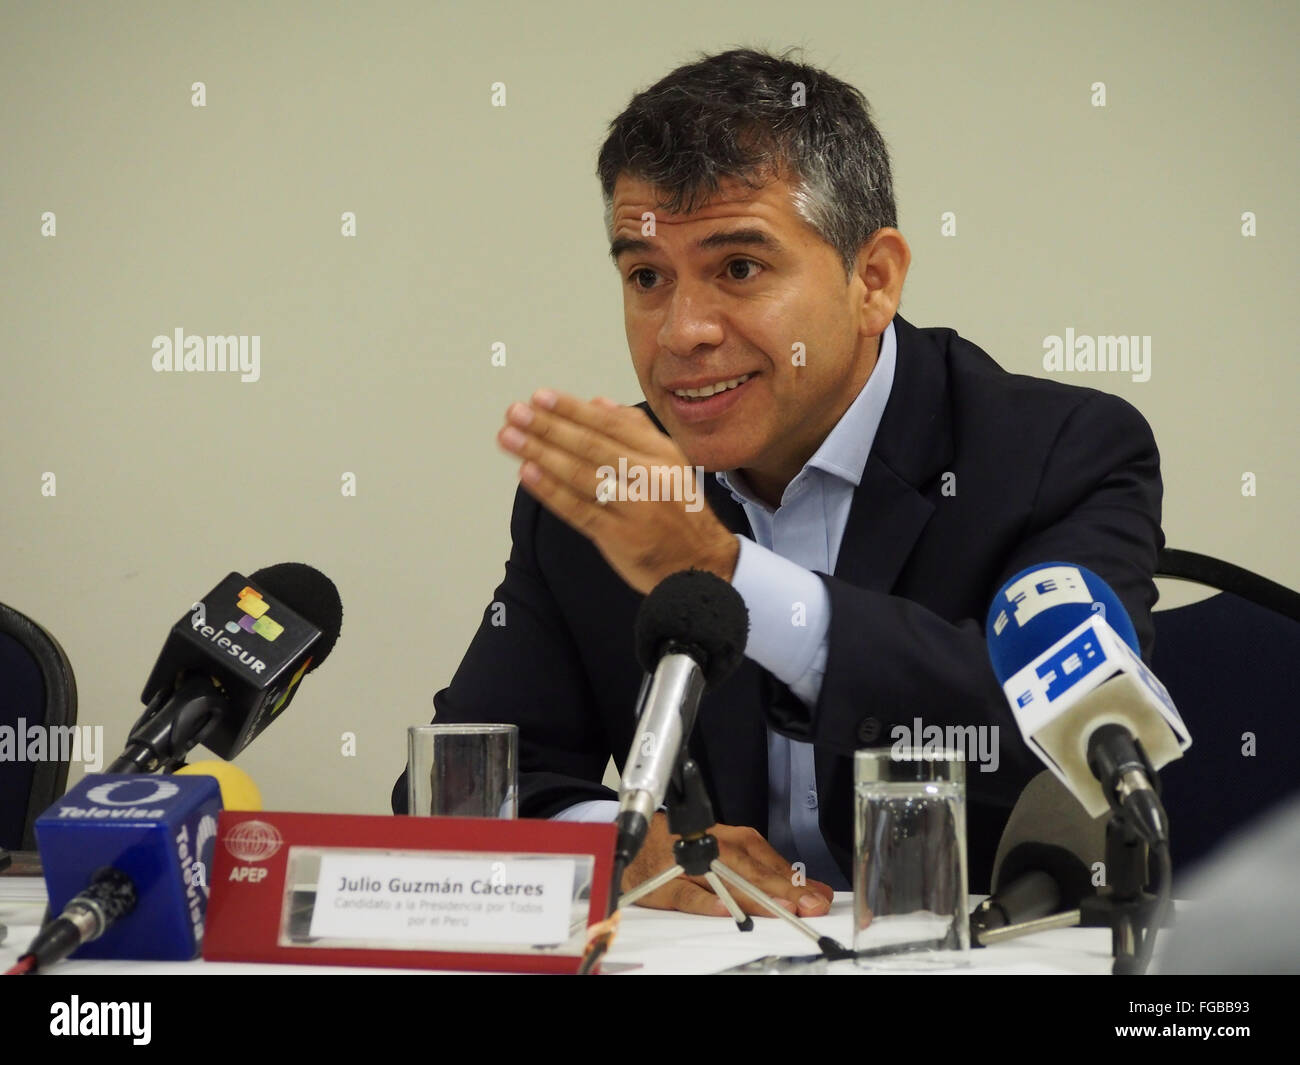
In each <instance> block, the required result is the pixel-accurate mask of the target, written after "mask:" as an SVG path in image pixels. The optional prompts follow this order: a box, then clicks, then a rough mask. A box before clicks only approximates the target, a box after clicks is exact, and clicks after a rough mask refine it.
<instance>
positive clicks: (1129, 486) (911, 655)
mask: <svg viewBox="0 0 1300 1065" xmlns="http://www.w3.org/2000/svg"><path fill="white" fill-rule="evenodd" d="M894 327H895V332H896V339H897V344H898V349H897V352H898V354H897V368H896V370H895V377H894V385H893V390H892V392H891V394H890V397H889V402H888V405H887V406H886V408H885V412H884V416H883V418H882V420H881V423H880V428H879V430H878V432H877V435H876V439H875V442H874V444H873V446H872V449H871V453H870V455H869V456H868V458H867V464H866V468H865V469H864V471H863V476H862V481H861V484H860V485H859V486H858V488H857V490H856V492H855V493H854V496H853V502H852V505H851V507H850V511H849V517H848V524H847V526H846V528H845V532H844V538H843V542H842V545H841V547H840V552H839V558H838V559H837V562H836V566H835V572H834V574H833V575H827V574H819V576H820V577H821V579H822V580H823V581H824V582H825V584H826V587H827V589H828V592H829V596H830V604H831V621H830V632H829V641H830V643H829V653H828V658H827V662H826V674H825V678H824V681H823V683H822V687H821V692H820V695H819V698H818V701H817V705H816V706H815V707H814V708H813V709H812V710H811V712H810V711H809V710H808V708H807V707H805V706H804V704H803V703H802V702H800V701H799V699H798V698H796V697H795V696H794V695H793V693H791V692H790V691H789V690H788V689H787V688H786V687H785V685H783V684H782V683H781V682H780V681H778V680H776V678H774V677H772V675H771V674H769V673H768V672H767V671H766V670H764V669H762V668H761V667H759V666H758V665H757V664H755V663H754V662H752V661H750V660H748V659H746V660H745V663H744V665H743V666H742V667H741V668H740V669H739V670H738V671H737V672H736V673H735V674H734V675H733V676H732V677H731V678H730V679H729V680H728V681H726V682H725V683H724V684H722V685H720V686H719V687H718V688H716V689H715V690H713V691H710V692H709V693H707V694H706V695H705V697H704V699H703V702H702V703H701V706H700V713H699V716H698V719H697V723H696V726H695V732H694V734H693V736H692V737H691V743H690V747H691V751H692V753H693V755H694V757H695V758H696V760H697V761H698V762H699V764H700V766H701V768H702V769H703V772H704V776H705V780H706V782H707V784H708V787H709V792H710V795H711V798H712V800H713V803H714V812H715V814H716V816H717V818H718V821H719V822H720V823H722V824H730V825H750V826H753V827H754V828H756V829H758V830H759V831H760V832H763V833H766V829H767V816H768V815H767V811H768V787H767V741H766V731H765V730H766V728H767V726H768V724H771V726H772V727H774V728H776V729H777V730H778V731H780V732H783V733H784V734H786V735H788V736H790V737H792V738H794V739H798V740H804V741H811V742H812V743H813V744H815V745H816V748H817V750H816V768H817V788H818V792H819V800H820V801H819V818H820V825H821V830H822V834H823V836H824V837H825V838H826V842H827V844H828V846H829V848H830V850H831V853H832V855H833V856H834V857H835V859H836V862H837V863H838V864H839V866H840V868H841V869H842V870H843V871H844V873H845V876H846V877H847V878H848V879H850V881H851V880H852V871H851V868H852V866H851V858H852V851H853V817H852V796H853V762H852V754H853V751H854V750H855V749H857V748H859V747H869V746H889V745H890V744H891V742H892V737H891V732H892V730H893V727H894V726H895V725H907V726H908V727H909V728H910V727H911V726H912V724H913V721H914V719H916V718H920V719H921V721H922V722H923V723H924V725H926V726H929V725H939V726H947V725H960V726H965V725H989V726H991V725H997V726H998V728H999V733H998V738H999V741H1000V743H999V753H1000V759H999V761H1000V764H999V767H998V770H997V771H996V772H992V773H982V772H980V771H979V767H978V765H976V764H975V763H974V762H971V763H970V764H968V766H967V800H968V802H967V831H968V839H969V854H970V885H971V889H972V890H974V891H983V890H987V888H988V884H989V881H990V875H991V871H992V862H993V855H994V853H995V851H996V849H997V843H998V839H999V836H1000V834H1001V831H1002V828H1003V826H1004V824H1005V822H1006V819H1007V815H1008V814H1009V812H1010V808H1011V806H1012V805H1014V803H1015V800H1016V798H1017V796H1018V794H1019V792H1020V790H1021V788H1023V786H1024V784H1025V783H1026V782H1027V781H1028V779H1029V778H1030V777H1031V776H1032V775H1033V774H1034V773H1035V772H1037V771H1038V770H1039V769H1041V768H1042V765H1041V763H1039V762H1037V761H1036V760H1035V758H1034V757H1033V755H1032V754H1031V753H1030V752H1029V750H1028V749H1027V748H1026V747H1025V745H1024V743H1023V741H1022V739H1021V736H1020V732H1019V730H1018V729H1017V727H1016V724H1015V721H1014V719H1013V717H1012V715H1011V712H1010V709H1009V707H1008V705H1007V701H1006V699H1005V698H1004V696H1003V694H1002V692H1001V689H1000V688H999V686H998V684H997V681H996V678H995V677H994V675H993V671H992V668H991V666H990V664H989V657H988V651H987V649H986V645H985V641H984V633H983V626H984V619H985V617H986V615H987V613H988V609H989V604H990V602H991V601H992V598H993V595H994V593H995V592H997V590H998V589H999V588H1000V587H1001V586H1002V584H1003V583H1005V581H1006V580H1007V579H1008V578H1009V577H1011V576H1012V575H1013V574H1015V573H1017V572H1018V571H1019V570H1022V569H1024V568H1026V567H1028V566H1030V565H1033V564H1035V563H1040V562H1050V561H1064V562H1073V563H1077V564H1079V565H1082V566H1086V567H1087V568H1088V569H1091V570H1092V571H1094V572H1095V573H1097V574H1098V575H1099V576H1100V577H1101V578H1102V579H1103V580H1105V581H1106V582H1107V583H1108V584H1109V585H1110V586H1111V588H1113V589H1114V591H1115V593H1116V595H1118V597H1119V599H1120V601H1121V602H1122V603H1123V604H1124V606H1125V608H1126V609H1127V610H1128V612H1129V615H1130V617H1131V618H1132V619H1133V624H1134V626H1135V628H1136V630H1137V634H1138V639H1139V642H1140V645H1141V649H1142V655H1143V658H1144V659H1146V660H1147V661H1148V662H1149V661H1150V658H1151V651H1152V646H1153V639H1154V634H1153V628H1152V623H1151V607H1152V605H1153V604H1154V603H1155V600H1156V594H1157V593H1156V588H1155V584H1154V582H1153V580H1152V574H1153V572H1154V569H1155V564H1156V553H1157V551H1158V550H1159V548H1160V547H1161V546H1163V544H1164V537H1163V534H1162V533H1161V530H1160V501H1161V491H1162V488H1161V481H1160V464H1159V454H1158V452H1157V450H1156V444H1155V440H1154V438H1153V437H1152V434H1151V429H1150V427H1149V426H1148V425H1147V423H1146V421H1145V419H1144V418H1143V417H1142V415H1141V414H1139V413H1138V412H1137V410H1135V409H1134V408H1133V407H1132V406H1131V405H1130V404H1128V403H1127V402H1125V401H1124V400H1122V399H1119V398H1118V397H1115V396H1111V395H1108V394H1106V393H1103V392H1099V391H1095V390H1093V389H1091V388H1079V387H1074V386H1069V385H1064V384H1060V383H1057V382H1054V381H1046V380H1040V379H1038V378H1033V377H1025V376H1020V375H1015V374H1009V373H1007V372H1006V371H1005V370H1003V369H1002V368H1001V367H999V366H998V365H997V363H995V362H994V361H993V359H991V358H990V357H989V356H988V355H986V354H985V353H984V352H983V351H981V350H980V349H979V348H977V347H976V346H975V345H974V344H972V343H970V342H969V341H967V340H964V339H962V338H961V337H960V336H958V335H957V334H956V333H955V332H954V331H953V330H951V329H937V328H935V329H918V328H916V327H915V326H912V325H911V324H909V323H908V322H906V321H905V320H904V319H903V318H901V317H897V316H896V317H895V319H894ZM661 428H662V427H661ZM945 474H951V475H952V476H951V477H945ZM705 490H706V498H707V500H708V503H709V505H710V506H711V507H712V509H713V511H714V513H715V514H717V516H718V517H719V518H720V519H721V520H722V522H723V523H724V524H725V525H727V526H728V527H729V528H730V529H732V530H733V531H734V532H738V533H741V534H744V535H747V536H750V535H752V532H751V530H750V527H749V523H748V519H747V518H746V517H745V513H744V510H743V509H742V508H741V506H740V505H739V504H738V503H736V502H735V500H734V499H733V498H732V496H731V495H730V493H729V492H727V491H726V490H725V489H723V488H722V486H721V485H719V484H717V482H716V479H715V478H713V477H712V476H710V477H707V478H706V479H705ZM511 534H512V537H513V547H512V549H511V553H510V559H509V561H508V562H507V563H506V572H505V578H504V580H503V581H502V583H501V584H500V585H499V586H498V588H497V590H496V593H495V595H494V597H493V599H494V602H495V603H500V604H503V605H504V607H505V619H504V620H505V624H504V625H501V624H495V625H494V624H493V618H494V607H493V606H492V605H489V606H488V608H487V609H486V610H485V612H484V617H483V622H482V624H481V626H480V627H479V630H478V633H477V634H476V635H475V637H474V640H473V642H472V643H471V644H470V647H469V650H468V651H467V652H466V654H465V658H464V660H463V661H462V662H461V665H460V668H459V669H458V670H457V671H456V675H455V676H454V677H453V679H452V681H451V684H450V685H449V686H448V687H447V688H445V689H443V690H442V691H441V692H439V693H438V694H437V695H436V696H435V697H434V705H435V715H436V719H437V720H438V721H439V722H474V721H498V722H514V723H516V724H517V725H518V726H519V733H520V752H519V769H520V775H519V781H520V814H521V816H524V817H547V816H550V815H551V814H554V813H557V812H559V811H560V810H562V809H564V808H565V807H566V806H569V805H571V804H573V803H575V802H578V801H581V800H584V799H599V798H616V796H615V795H613V793H611V792H610V791H609V790H608V789H607V788H605V787H603V786H602V785H601V783H600V781H601V778H602V776H603V774H604V771H605V766H606V764H607V762H608V760H609V758H610V756H611V755H613V756H614V759H615V761H616V763H617V764H618V766H619V769H620V771H621V769H622V767H623V763H624V760H625V759H626V756H627V753H628V749H629V747H630V745H631V742H632V734H633V730H634V727H635V724H636V721H635V704H636V698H637V693H638V689H639V686H640V683H641V669H640V667H639V666H638V665H637V662H636V657H635V651H634V646H633V636H632V632H633V621H634V619H635V616H636V612H637V608H638V606H639V605H640V603H641V600H642V596H641V595H639V594H638V593H636V592H634V591H633V590H632V589H631V588H629V587H628V586H627V585H626V584H625V583H624V582H623V580H622V579H621V578H620V577H619V576H618V575H617V574H616V573H614V571H613V570H612V569H610V567H609V565H608V564H607V563H606V562H605V561H604V559H603V558H601V556H600V554H599V552H598V551H597V550H596V548H595V547H594V546H593V545H592V544H591V543H590V541H588V540H587V539H585V538H584V537H583V536H582V535H581V534H580V533H578V532H576V531H574V530H573V529H571V528H569V527H568V526H567V525H565V524H564V523H563V522H562V521H560V520H559V519H558V518H556V517H554V516H553V515H552V514H551V513H550V512H549V511H547V510H546V509H545V508H543V507H542V506H541V505H540V504H539V503H537V502H536V501H535V500H534V499H533V498H532V497H531V496H529V495H528V494H527V493H526V492H524V491H523V490H522V489H521V490H519V491H518V494H517V495H516V499H515V505H514V513H513V516H512V518H511ZM497 619H498V621H499V620H500V618H499V612H498V614H497ZM968 757H970V755H968ZM392 803H393V810H394V811H395V812H398V813H401V812H404V811H405V809H406V780H405V774H403V776H402V777H401V778H399V780H398V781H397V785H396V787H395V788H394V790H393V799H392Z"/></svg>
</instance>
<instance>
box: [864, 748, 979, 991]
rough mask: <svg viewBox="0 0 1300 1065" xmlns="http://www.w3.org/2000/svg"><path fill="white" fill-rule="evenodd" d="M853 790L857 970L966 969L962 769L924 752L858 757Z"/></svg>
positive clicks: (952, 759)
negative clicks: (860, 967)
mask: <svg viewBox="0 0 1300 1065" xmlns="http://www.w3.org/2000/svg"><path fill="white" fill-rule="evenodd" d="M854 787H855V791H856V796H855V803H856V810H855V814H856V816H855V818H854V822H855V823H854V855H853V857H854V865H853V949H854V950H855V951H858V952H859V954H858V959H857V960H858V964H859V965H861V966H863V967H865V968H884V969H930V968H950V967H954V966H956V967H960V966H962V965H965V964H968V960H969V954H968V953H967V952H969V950H970V924H969V918H968V916H967V893H966V763H965V761H964V760H963V758H962V757H961V755H960V754H957V753H955V752H953V751H947V750H940V751H936V750H935V749H934V748H932V747H926V748H900V747H898V746H895V747H887V748H879V749H871V750H863V751H858V752H857V754H856V757H855V759H854Z"/></svg>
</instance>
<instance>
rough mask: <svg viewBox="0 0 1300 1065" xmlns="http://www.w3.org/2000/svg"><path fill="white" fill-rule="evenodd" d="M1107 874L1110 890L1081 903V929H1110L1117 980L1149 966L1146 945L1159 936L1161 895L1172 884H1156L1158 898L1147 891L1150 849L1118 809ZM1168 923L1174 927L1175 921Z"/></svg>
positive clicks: (1109, 828) (1109, 835) (1111, 825)
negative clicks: (1142, 957) (1144, 955)
mask: <svg viewBox="0 0 1300 1065" xmlns="http://www.w3.org/2000/svg"><path fill="white" fill-rule="evenodd" d="M1106 873H1107V877H1106V879H1107V881H1108V884H1107V886H1106V887H1105V888H1103V889H1102V890H1101V891H1099V892H1098V893H1097V894H1096V895H1092V896H1090V897H1088V898H1085V899H1083V900H1082V901H1081V902H1080V903H1079V924H1080V925H1082V926H1083V927H1085V928H1109V929H1110V952H1111V955H1112V957H1114V959H1115V966H1114V969H1113V970H1112V971H1113V972H1114V974H1115V975H1116V976H1123V975H1132V974H1135V973H1138V972H1140V971H1141V968H1142V967H1143V966H1140V965H1139V963H1138V959H1139V956H1140V955H1141V954H1142V953H1143V947H1144V946H1145V945H1146V944H1145V940H1146V939H1147V938H1148V937H1151V938H1154V937H1155V934H1156V931H1157V928H1156V920H1157V912H1158V910H1159V907H1160V902H1161V901H1162V900H1161V897H1159V896H1163V895H1164V894H1165V893H1166V892H1167V891H1168V889H1169V885H1168V884H1166V883H1164V882H1163V879H1164V878H1163V877H1159V878H1156V881H1155V883H1154V884H1153V885H1151V886H1153V887H1154V888H1155V890H1156V892H1157V893H1158V895H1152V894H1151V893H1150V892H1148V891H1147V890H1146V887H1147V886H1148V885H1147V881H1148V872H1147V846H1146V844H1145V842H1144V841H1143V839H1142V836H1141V835H1140V834H1139V833H1138V832H1137V831H1136V829H1134V828H1133V826H1132V824H1131V823H1130V821H1129V819H1128V818H1127V817H1125V816H1124V814H1123V813H1121V812H1120V811H1118V810H1117V811H1115V812H1114V814H1113V815H1112V816H1111V819H1110V821H1109V822H1108V823H1107V825H1106ZM1163 923H1164V924H1172V916H1171V919H1170V920H1167V921H1165V922H1163ZM1148 952H1149V948H1148Z"/></svg>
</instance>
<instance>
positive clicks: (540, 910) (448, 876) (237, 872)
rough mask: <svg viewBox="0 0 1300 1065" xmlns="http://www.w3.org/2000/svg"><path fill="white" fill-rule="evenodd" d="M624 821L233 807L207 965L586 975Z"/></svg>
mask: <svg viewBox="0 0 1300 1065" xmlns="http://www.w3.org/2000/svg"><path fill="white" fill-rule="evenodd" d="M613 851H614V826H613V825H612V824H581V823H575V822H567V821H534V820H517V821H509V820H494V819H489V818H473V817H365V816H357V815H352V814H295V813H274V812H268V811H257V812H255V813H249V812H231V811H222V813H221V816H220V820H219V822H218V829H217V845H216V848H215V851H214V858H213V868H212V881H211V883H212V890H211V897H210V900H209V903H208V913H207V930H206V932H205V935H204V938H203V957H205V958H206V959H208V960H209V961H252V962H272V963H277V962H278V963H281V964H297V965H303V964H306V965H379V966H400V967H408V968H416V969H485V970H497V971H507V972H575V971H576V970H577V968H578V964H579V962H580V960H581V956H582V951H583V947H584V946H585V943H586V929H587V926H588V925H590V924H594V923H595V922H597V921H600V920H603V919H604V917H605V907H606V905H607V904H608V900H609V887H610V876H611V875H612V865H613Z"/></svg>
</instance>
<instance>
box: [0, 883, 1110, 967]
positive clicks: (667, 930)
mask: <svg viewBox="0 0 1300 1065" xmlns="http://www.w3.org/2000/svg"><path fill="white" fill-rule="evenodd" d="M981 897H982V896H975V897H972V899H971V906H972V907H973V906H974V905H975V904H976V903H978V902H979V901H980V898H981ZM43 910H44V885H43V883H42V882H41V881H40V880H39V879H37V878H24V877H5V878H0V923H4V924H6V925H8V926H9V935H8V938H7V939H6V940H5V941H4V943H3V944H0V969H7V968H8V967H9V966H10V965H12V964H13V963H14V962H15V961H16V960H17V959H18V956H19V954H20V953H21V952H22V951H23V950H25V949H26V948H27V945H28V943H30V942H31V939H32V937H33V936H34V935H35V934H36V931H37V926H38V925H39V922H40V919H41V915H42V912H43ZM852 914H853V895H852V893H851V892H838V893H837V894H836V896H835V900H834V902H833V903H832V905H831V910H830V913H829V914H827V915H826V916H825V917H815V918H812V919H810V920H809V922H808V923H809V924H810V925H812V927H813V928H815V929H817V930H818V931H819V932H822V933H825V934H827V935H831V936H834V937H835V938H836V939H838V940H839V941H840V942H841V943H843V944H845V945H846V946H848V945H850V944H851V941H852ZM813 953H816V948H815V947H814V945H813V944H812V943H811V942H810V941H809V940H808V939H806V938H805V937H803V936H801V935H800V934H799V933H798V932H797V931H795V929H794V928H792V927H791V926H790V925H788V924H787V923H786V922H785V921H780V920H777V919H776V918H763V917H756V918H754V930H753V931H752V932H740V931H737V929H736V926H735V924H734V923H732V921H731V920H730V919H729V918H723V917H699V916H695V915H693V914H685V913H676V912H671V911H662V910H647V909H645V908H644V907H641V906H633V907H631V908H630V909H628V910H626V911H625V912H624V914H623V920H622V925H621V927H620V929H619V934H618V938H617V939H616V940H615V942H614V946H613V948H612V949H611V950H610V952H609V954H608V955H607V956H606V962H605V971H606V972H609V973H613V974H619V975H664V974H692V975H695V974H705V973H716V972H719V971H720V970H722V969H726V968H730V967H731V966H734V965H740V964H743V963H744V962H747V961H750V960H752V959H754V958H758V957H762V956H764V955H768V954H778V955H787V954H795V955H804V954H813ZM1110 967H1111V955H1110V932H1109V930H1107V929H1104V928H1064V929H1058V930H1055V931H1051V932H1040V933H1038V934H1036V935H1034V936H1029V937H1026V938H1024V939H1020V940H1015V941H1012V942H1009V943H1000V944H997V945H995V946H992V947H984V948H981V949H976V950H972V951H971V952H970V959H969V963H968V964H967V965H965V966H963V967H961V968H957V969H947V970H941V971H942V972H946V973H951V974H960V975H979V974H1008V973H1016V974H1022V975H1047V974H1053V973H1059V974H1082V973H1094V974H1097V975H1102V974H1106V973H1109V972H1110ZM428 971H429V970H422V969H373V968H360V967H344V966H318V965H261V964H256V965H255V964H244V963H236V962H207V961H203V960H202V959H200V960H197V961H189V962H156V961H73V960H68V961H64V962H61V963H60V964H59V965H57V966H55V967H54V968H52V969H51V970H50V973H51V974H56V973H63V974H66V975H76V974H81V975H89V974H106V973H121V974H163V975H188V974H194V975H200V974H202V975H211V974H222V973H225V974H235V973H239V974H247V973H254V972H256V973H268V974H271V973H302V974H312V975H324V974H329V973H354V974H356V973H374V974H380V973H388V974H411V973H420V972H428ZM826 973H827V974H828V975H860V976H873V975H880V974H879V973H876V972H868V971H865V970H862V969H859V968H858V967H857V966H856V965H854V964H853V963H852V962H835V963H832V964H829V965H828V966H827V967H826Z"/></svg>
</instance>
